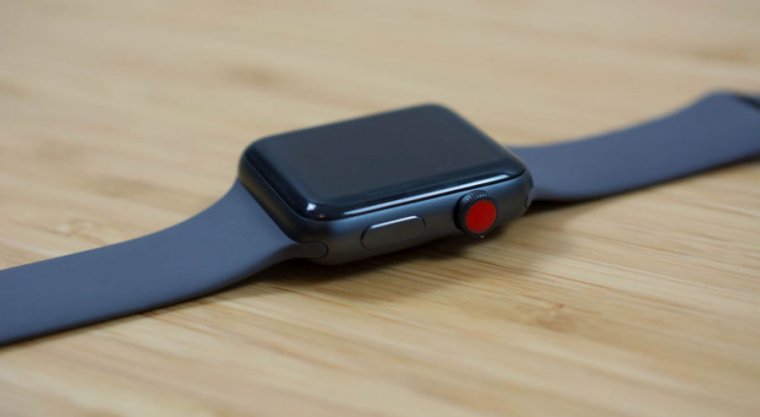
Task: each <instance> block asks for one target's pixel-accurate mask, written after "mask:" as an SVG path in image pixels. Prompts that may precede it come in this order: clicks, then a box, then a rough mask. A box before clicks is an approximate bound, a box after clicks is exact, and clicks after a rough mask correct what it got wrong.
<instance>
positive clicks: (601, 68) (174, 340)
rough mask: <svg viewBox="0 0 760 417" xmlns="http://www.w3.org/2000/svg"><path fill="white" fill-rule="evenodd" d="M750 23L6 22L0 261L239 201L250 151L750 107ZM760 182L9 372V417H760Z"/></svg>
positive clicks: (47, 347)
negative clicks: (376, 125)
mask: <svg viewBox="0 0 760 417" xmlns="http://www.w3.org/2000/svg"><path fill="white" fill-rule="evenodd" d="M758 22H760V2H757V1H754V0H747V1H721V2H714V1H707V0H693V1H688V2H687V1H685V0H668V1H637V2H631V1H622V0H620V1H618V0H616V1H601V0H577V1H573V2H562V1H537V2H524V1H478V2H464V1H458V0H438V1H432V0H425V1H419V2H408V1H400V0H383V1H379V0H378V1H363V2H355V1H348V0H331V1H325V2H316V1H293V2H273V1H272V2H263V1H254V2H247V1H231V0H230V1H221V2H220V1H215V2H214V1H202V0H191V1H182V2H180V1H168V2H155V1H148V0H137V1H128V2H102V1H75V2H58V1H37V0H35V1H29V0H18V1H4V2H2V3H1V4H0V267H10V266H14V265H18V264H22V263H25V262H31V261H35V260H39V259H43V258H47V257H51V256H55V255H61V254H65V253H70V252H75V251H79V250H83V249H87V248H92V247H96V246H99V245H103V244H107V243H113V242H118V241H121V240H124V239H128V238H131V237H135V236H139V235H142V234H144V233H147V232H150V231H154V230H158V229H161V228H163V227H165V226H168V225H170V224H172V223H174V222H177V221H179V220H182V219H184V218H186V217H187V216H189V215H191V214H193V213H195V212H197V211H198V210H200V209H201V208H203V207H205V206H207V205H208V204H210V203H211V202H212V201H214V200H215V199H216V198H217V197H218V196H220V195H221V194H222V193H223V192H224V190H225V189H226V187H227V186H228V184H229V183H230V182H231V180H232V179H233V177H234V174H235V164H236V159H237V157H238V154H239V152H240V151H241V150H242V149H243V147H244V146H245V145H246V144H247V143H248V142H249V141H250V140H252V139H254V138H256V137H260V136H263V135H266V134H270V133H275V132H279V131H284V130H288V129H294V128H300V127H306V126H310V125H315V124H319V123H324V122H328V121H333V120H339V119H343V118H348V117H352V116H356V115H360V114H364V113H368V112H374V111H380V110H384V109H390V108H394V107H397V106H402V105H409V104H415V103H420V102H441V103H445V104H447V105H449V106H451V107H452V108H454V109H457V110H458V111H460V112H462V113H463V114H464V115H466V116H467V117H468V118H469V119H471V120H472V121H473V122H475V123H476V124H477V125H479V126H481V127H482V128H483V129H484V130H485V131H487V132H488V133H489V134H491V135H492V136H494V137H496V138H498V139H499V140H500V141H502V142H504V143H512V144H526V143H542V142H549V141H553V140H565V139H569V138H574V137H579V136H582V135H584V134H588V133H592V132H599V131H602V130H605V129H609V128H613V127H616V126H623V125H626V124H630V123H633V122H636V121H638V120H641V119H644V118H646V117H649V116H654V115H658V114H661V113H663V112H665V111H668V110H671V109H674V108H676V107H678V106H680V105H683V104H684V103H686V102H688V101H690V100H692V99H693V98H695V97H696V96H698V95H700V94H701V93H703V92H705V91H707V90H709V89H713V88H718V87H720V88H735V89H741V90H753V89H754V90H755V91H758V90H760V70H759V69H760V25H759V24H758ZM758 184H760V165H758V163H757V162H751V163H747V164H743V165H740V166H734V167H730V168H725V169H721V170H718V171H714V172H710V173H708V174H705V175H701V176H698V177H694V178H689V179H685V180H681V181H677V182H673V183H670V184H667V185H663V186H660V187H655V188H651V189H647V190H642V191H639V192H634V193H631V194H627V195H624V196H620V197H615V198H610V199H606V200H603V201H597V202H592V203H587V204H579V205H573V206H568V207H561V208H555V209H547V210H541V211H537V212H535V213H533V214H530V215H528V216H526V217H525V218H523V219H521V220H519V221H518V222H516V223H514V224H513V225H512V226H510V227H508V228H506V229H505V230H503V231H502V232H501V233H498V234H497V235H496V236H493V237H492V238H489V239H487V240H485V241H483V242H481V243H478V244H469V243H468V242H466V241H463V240H461V239H449V240H444V241H440V242H436V243H433V244H430V245H427V246H424V247H421V248H418V249H415V250H411V251H407V252H404V253H399V254H394V255H389V256H385V257H381V258H377V259H372V260H368V261H364V262H359V263H356V264H351V265H346V266H342V267H319V266H315V265H311V264H308V263H292V264H287V265H283V266H280V267H276V268H274V269H272V270H270V271H268V272H266V273H264V274H262V275H261V276H259V277H256V278H254V279H252V280H250V281H249V282H246V283H245V284H243V285H240V286H238V287H236V288H234V289H230V290H229V291H224V292H222V293H219V294H217V295H214V296H211V297H207V298H204V299H202V300H198V301H195V302H190V303H185V304H182V305H178V306H175V307H172V308H166V309H162V310H159V311H156V312H151V313H147V314H142V315H139V316H135V317H129V318H125V319H122V320H117V321H114V322H110V323H106V324H102V325H98V326H93V327H89V328H86V329H81V330H77V331H71V332H68V333H65V334H61V335H57V336H53V337H48V338H43V339H40V340H37V341H33V342H29V343H24V344H20V345H15V346H12V347H8V348H4V349H2V350H0V415H2V416H8V417H10V416H48V415H49V416H53V415H55V416H82V415H87V416H103V415H107V416H127V415H130V416H131V415H140V416H149V415H166V416H175V415H176V416H183V417H184V416H221V415H224V416H243V415H245V416H249V415H256V416H278V417H281V416H291V415H292V416H337V415H346V416H436V417H444V416H496V415H510V416H512V415H514V416H517V415H519V416H531V415H546V416H584V417H589V416H609V415H624V416H668V417H670V416H689V417H696V416H753V415H755V416H756V415H760V396H758V393H760V353H759V352H760V303H759V302H758V300H760V221H759V220H760V189H758Z"/></svg>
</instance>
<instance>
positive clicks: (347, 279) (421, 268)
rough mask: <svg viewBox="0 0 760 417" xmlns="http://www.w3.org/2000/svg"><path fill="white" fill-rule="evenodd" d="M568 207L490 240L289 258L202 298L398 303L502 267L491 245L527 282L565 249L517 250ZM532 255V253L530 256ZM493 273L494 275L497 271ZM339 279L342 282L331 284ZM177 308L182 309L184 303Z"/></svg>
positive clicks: (545, 210) (511, 276) (509, 272)
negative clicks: (333, 257)
mask: <svg viewBox="0 0 760 417" xmlns="http://www.w3.org/2000/svg"><path fill="white" fill-rule="evenodd" d="M567 207H568V205H567V204H543V203H542V204H538V205H534V206H533V207H531V210H530V211H529V212H528V213H526V215H525V216H523V217H522V218H520V219H517V220H515V222H513V223H512V224H509V225H505V226H502V227H500V228H498V229H496V230H494V231H493V232H491V233H490V234H489V236H487V237H486V238H485V239H477V238H470V237H467V236H452V237H448V238H443V239H440V240H436V241H432V242H429V243H426V244H423V245H420V246H418V247H414V248H410V249H405V250H402V251H399V252H393V253H389V254H385V255H380V256H376V257H373V258H369V259H364V260H359V261H354V262H351V263H347V264H342V265H320V264H316V263H313V262H310V261H308V260H293V261H288V262H285V263H282V264H279V265H276V266H274V267H272V268H269V269H267V270H265V271H263V272H260V273H258V274H256V275H255V276H252V277H250V278H248V279H245V280H243V281H241V282H240V283H238V284H236V285H233V286H232V287H229V288H227V289H225V290H223V291H222V292H220V293H217V294H215V295H213V296H211V297H208V298H204V299H201V300H198V301H196V302H197V303H201V304H205V303H214V302H218V301H229V300H236V299H248V298H254V297H258V296H263V295H267V294H272V293H281V292H291V293H292V292H296V293H304V292H311V291H314V292H315V293H327V294H332V295H339V296H340V297H341V298H344V299H348V300H352V301H358V302H366V303H386V302H392V301H394V300H397V299H399V298H408V297H415V296H417V295H418V294H421V293H426V292H430V291H435V290H438V289H440V288H441V287H443V286H446V285H451V284H453V283H455V282H456V280H455V279H458V280H461V281H475V280H477V279H479V278H480V277H483V273H482V268H479V266H482V265H483V264H487V265H489V266H490V267H491V270H492V271H493V270H494V269H495V268H498V264H496V263H495V262H490V261H489V259H488V255H483V254H482V253H479V249H480V248H481V247H487V248H488V249H489V253H491V254H493V253H494V251H493V246H494V245H499V248H498V253H499V254H503V256H505V257H510V256H514V257H515V262H514V265H515V266H514V267H509V266H507V267H505V268H503V275H502V277H503V279H504V281H505V282H506V283H508V282H509V281H517V280H523V279H526V274H524V273H523V272H524V270H525V269H530V268H531V266H532V265H534V264H535V263H537V262H540V261H541V259H542V258H543V257H545V256H552V255H556V254H557V253H559V252H561V251H562V247H558V246H556V245H555V246H553V247H552V251H551V252H548V251H547V252H542V251H538V250H531V251H525V250H517V249H520V245H523V244H524V242H526V241H530V240H531V235H532V234H533V233H535V232H536V229H535V228H534V225H538V226H540V224H541V219H542V218H549V217H552V219H551V224H552V227H553V228H555V227H557V226H558V220H559V221H560V222H564V221H567V220H569V219H570V218H572V217H574V214H573V212H575V211H576V210H569V211H567V212H565V213H563V215H562V216H561V218H559V219H558V218H557V217H556V216H554V214H553V212H554V211H555V210H556V209H559V208H567ZM578 213H580V212H579V211H578ZM525 223H529V224H525ZM526 253H530V254H531V255H532V256H530V257H527V258H526V256H525V254H526ZM491 256H492V255H491ZM452 260H456V261H457V263H458V265H457V266H456V270H453V268H451V267H450V265H445V263H446V262H450V261H452ZM499 261H500V263H501V262H502V261H503V263H505V264H510V263H511V262H510V260H509V259H504V258H502V259H500V260H499ZM431 262H432V263H433V264H431ZM460 262H471V263H472V266H473V268H471V269H469V271H472V272H471V273H469V272H468V268H467V265H466V264H465V265H463V264H461V263H460ZM435 263H439V264H441V270H438V269H437V268H436V264H435ZM518 265H519V266H518ZM444 271H445V273H444ZM412 275H414V276H412ZM488 276H489V277H491V278H492V277H493V273H490V274H489V275H488ZM418 277H419V278H418ZM453 278H454V279H453ZM338 282H339V283H340V285H330V284H334V283H338ZM506 285H508V284H506ZM389 288H390V289H393V288H398V289H402V290H403V291H401V290H397V291H393V290H389ZM177 307H178V308H181V306H177Z"/></svg>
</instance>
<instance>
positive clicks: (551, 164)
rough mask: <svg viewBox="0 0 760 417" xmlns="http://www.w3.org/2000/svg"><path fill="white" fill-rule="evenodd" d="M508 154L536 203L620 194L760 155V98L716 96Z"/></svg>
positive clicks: (711, 95)
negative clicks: (525, 174)
mask: <svg viewBox="0 0 760 417" xmlns="http://www.w3.org/2000/svg"><path fill="white" fill-rule="evenodd" d="M510 150H511V151H513V152H514V153H515V154H517V155H518V156H519V157H520V158H521V159H522V160H523V162H525V164H526V165H527V167H528V169H529V171H530V172H531V175H532V177H533V182H534V187H533V196H532V198H533V200H544V201H575V200H584V199H592V198H597V197H602V196H606V195H611V194H617V193H621V192H624V191H628V190H632V189H636V188H641V187H646V186H649V185H652V184H656V183H660V182H664V181H668V180H672V179H675V178H680V177H683V176H685V175H688V174H693V173H696V172H699V171H704V170H706V169H710V168H715V167H718V166H721V165H726V164H729V163H732V162H738V161H741V160H746V159H749V158H752V157H757V156H758V155H760V97H754V98H753V97H745V96H741V95H738V94H732V93H713V94H709V95H707V96H705V97H703V98H701V99H700V100H698V101H696V102H695V103H693V104H691V105H690V106H688V107H686V108H684V109H681V110H679V111H676V112H675V113H672V114H670V115H667V116H665V117H662V118H659V119H656V120H653V121H650V122H648V123H644V124H640V125H637V126H634V127H631V128H627V129H623V130H619V131H616V132H612V133H607V134H603V135H599V136H593V137H591V138H588V139H582V140H576V141H571V142H563V143H557V144H552V145H546V146H534V147H510Z"/></svg>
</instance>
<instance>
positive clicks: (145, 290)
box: [0, 181, 302, 344]
mask: <svg viewBox="0 0 760 417" xmlns="http://www.w3.org/2000/svg"><path fill="white" fill-rule="evenodd" d="M301 249H302V247H301V245H299V244H297V243H296V242H294V241H293V240H291V239H290V238H288V237H287V236H286V235H285V234H284V233H283V232H282V231H281V230H280V228H279V227H278V226H277V225H276V224H275V223H274V221H273V220H272V219H271V218H270V217H269V215H268V214H267V213H266V212H265V211H264V210H263V209H262V208H261V207H260V206H259V204H258V203H257V202H256V200H255V199H254V198H253V197H252V196H251V195H250V194H249V192H248V191H247V190H246V189H245V187H243V185H242V184H240V182H238V181H236V182H235V184H234V185H233V186H232V188H231V189H230V190H229V192H227V194H226V195H225V196H224V197H222V199H220V200H219V201H218V202H216V203H215V204H214V205H212V206H211V207H209V208H207V209H206V210H205V211H203V212H201V213H200V214H198V215H196V216H195V217H193V218H191V219H189V220H187V221H185V222H183V223H180V224H178V225H175V226H173V227H170V228H168V229H165V230H162V231H159V232H156V233H153V234H151V235H148V236H145V237H141V238H137V239H134V240H130V241H127V242H123V243H119V244H115V245H111V246H106V247H103V248H99V249H93V250H90V251H86V252H81V253H76V254H72V255H67V256H62V257H60V258H54V259H50V260H46V261H42V262H37V263H33V264H29V265H22V266H19V267H15V268H10V269H6V270H3V271H0V344H4V343H10V342H14V341H18V340H22V339H26V338H30V337H33V336H37V335H41V334H43V333H49V332H52V331H57V330H63V329H67V328H71V327H74V326H79V325H83V324H87V323H93V322H97V321H102V320H105V319H109V318H115V317H118V316H123V315H126V314H131V313H136V312H140V311H144V310H147V309H151V308H155V307H160V306H163V305H167V304H170V303H175V302H178V301H182V300H186V299H190V298H194V297H197V296H199V295H203V294H206V293H208V292H211V291H213V290H216V289H218V288H221V287H224V286H227V285H230V284H232V283H234V282H235V281H238V280H240V279H242V278H245V277H247V276H250V275H251V274H253V273H255V272H257V271H260V270H262V269H264V268H267V267H269V266H271V265H273V264H275V263H278V262H280V261H283V260H285V259H288V258H293V257H297V256H299V252H300V251H301Z"/></svg>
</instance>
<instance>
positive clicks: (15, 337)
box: [0, 93, 760, 344]
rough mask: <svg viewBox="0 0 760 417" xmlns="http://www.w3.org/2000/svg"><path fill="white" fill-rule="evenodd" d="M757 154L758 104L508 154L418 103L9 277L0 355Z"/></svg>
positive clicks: (0, 283)
mask: <svg viewBox="0 0 760 417" xmlns="http://www.w3.org/2000/svg"><path fill="white" fill-rule="evenodd" d="M758 155H760V97H753V96H742V95H738V94H732V93H714V94H710V95H707V96H705V97H703V98H702V99H700V100H698V101H696V102H695V103H693V104H691V105H689V106H687V107H686V108H684V109H681V110H679V111H677V112H675V113H673V114H670V115H667V116H665V117H662V118H660V119H656V120H653V121H650V122H647V123H645V124H642V125H639V126H635V127H632V128H628V129H624V130H620V131H616V132H612V133H608V134H604V135H600V136H595V137H591V138H587V139H581V140H576V141H570V142H564V143H559V144H554V145H547V146H536V147H518V148H511V149H508V148H505V147H504V146H502V145H500V144H498V143H497V142H495V141H493V140H492V139H490V138H489V137H488V136H487V135H486V134H484V133H483V132H481V131H479V130H478V129H477V128H475V127H474V126H472V125H471V124H470V123H468V122H467V121H466V120H464V119H463V118H462V117H460V116H458V115H457V114H456V113H454V112H452V111H451V110H449V109H447V108H445V107H441V106H437V105H424V106H418V107H412V108H407V109H402V110H397V111H391V112H387V113H382V114H377V115H372V116H368V117H363V118H359V119H354V120H349V121H344V122H339V123H334V124H329V125H325V126H320V127H315V128H311V129H305V130H299V131H295V132H290V133H284V134H279V135H275V136H271V137H267V138H264V139H261V140H258V141H256V142H254V143H252V144H251V145H250V146H249V147H248V148H247V149H246V150H245V151H244V152H243V155H242V157H241V159H240V163H239V167H238V179H237V180H236V181H235V183H234V184H233V185H232V188H231V189H230V190H229V191H228V192H227V194H226V195H225V196H223V197H222V198H221V199H220V200H219V201H218V202H216V203H215V204H213V205H212V206H211V207H209V208H208V209H206V210H205V211H203V212H201V213H200V214H198V215H196V216H195V217H193V218H191V219H189V220H187V221H185V222H183V223H180V224H178V225H175V226H173V227H170V228H168V229H166V230H163V231H159V232H156V233H153V234H151V235H148V236H145V237H142V238H138V239H134V240H130V241H127V242H123V243H119V244H115V245H111V246H106V247H103V248H99V249H94V250H89V251H86V252H81V253H76V254H72V255H67V256H63V257H59V258H55V259H50V260H46V261H42V262H37V263H32V264H28V265H22V266H18V267H14V268H10V269H6V270H3V271H0V344H6V343H11V342H15V341H20V340H23V339H27V338H31V337H35V336H39V335H43V334H46V333H50V332H54V331H59V330H64V329H68V328H72V327H77V326H81V325H85V324H88V323H93V322H98V321H103V320H107V319H110V318H114V317H119V316H124V315H127V314H132V313H137V312H141V311H145V310H149V309H153V308H156V307H160V306H164V305H167V304H171V303H176V302H179V301H183V300H187V299H191V298H195V297H199V296H202V295H204V294H208V293H209V292H212V291H215V290H218V289H220V288H223V287H225V286H228V285H230V284H232V283H235V282H237V281H239V280H241V279H243V278H246V277H249V276H251V275H253V274H255V273H256V272H258V271H260V270H262V269H265V268H267V267H269V266H271V265H274V264H276V263H279V262H282V261H285V260H288V259H294V258H307V259H311V260H313V261H315V262H318V263H324V264H338V263H344V262H348V261H352V260H356V259H361V258H366V257H370V256H375V255H379V254H383V253H387V252H391V251H397V250H401V249H404V248H409V247H412V246H416V245H419V244H422V243H425V242H428V241H431V240H434V239H438V238H442V237H445V236H450V235H457V234H464V235H469V236H475V237H483V236H486V235H487V234H488V233H489V232H490V231H491V230H492V229H493V228H495V227H498V226H499V225H503V224H505V223H508V222H510V221H512V220H514V219H516V218H517V217H519V216H520V215H522V214H523V213H524V212H525V211H526V210H528V209H529V207H530V206H531V204H532V203H533V202H534V201H559V202H564V201H578V200H585V199H593V198H599V197H603V196H607V195H611V194H615V193H620V192H624V191H627V190H631V189H635V188H641V187H645V186H649V185H652V184H655V183H659V182H663V181H667V180H671V179H674V178H678V177H682V176H685V175H689V174H693V173H696V172H699V171H703V170H706V169H709V168H713V167H717V166H720V165H725V164H729V163H733V162H738V161H741V160H747V159H750V158H754V157H757V156H758Z"/></svg>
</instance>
